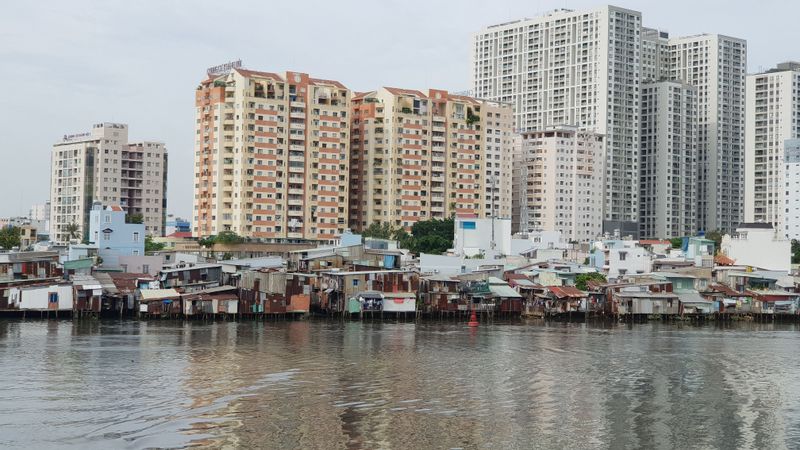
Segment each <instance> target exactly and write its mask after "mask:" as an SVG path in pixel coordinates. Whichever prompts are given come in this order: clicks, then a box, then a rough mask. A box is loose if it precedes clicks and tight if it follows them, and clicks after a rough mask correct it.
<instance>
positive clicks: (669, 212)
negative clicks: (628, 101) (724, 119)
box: [639, 81, 698, 238]
mask: <svg viewBox="0 0 800 450" xmlns="http://www.w3.org/2000/svg"><path fill="white" fill-rule="evenodd" d="M641 117H642V128H641V131H640V133H641V136H642V140H641V144H642V145H641V149H640V152H641V157H640V159H641V162H642V164H641V173H640V178H639V179H640V183H641V194H640V197H641V209H640V212H639V216H640V219H639V226H640V228H639V235H640V237H643V238H671V237H680V236H691V235H693V234H694V233H695V232H696V231H697V228H696V226H697V222H696V217H697V211H696V207H697V183H696V180H697V117H698V116H697V90H696V89H695V88H694V87H692V86H690V85H687V84H684V83H681V82H678V81H660V82H654V83H643V84H642V115H641Z"/></svg>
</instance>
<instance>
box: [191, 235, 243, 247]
mask: <svg viewBox="0 0 800 450" xmlns="http://www.w3.org/2000/svg"><path fill="white" fill-rule="evenodd" d="M242 242H244V238H243V237H241V236H239V235H238V234H236V233H234V232H233V231H222V232H220V233H219V234H217V235H214V236H209V237H207V238H203V239H200V240H199V241H198V243H199V244H200V245H201V246H203V247H206V248H208V247H213V246H214V244H223V245H234V244H241V243H242Z"/></svg>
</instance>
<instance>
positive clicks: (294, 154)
mask: <svg viewBox="0 0 800 450" xmlns="http://www.w3.org/2000/svg"><path fill="white" fill-rule="evenodd" d="M350 97H351V93H350V90H349V89H347V88H346V87H345V86H343V85H342V84H341V83H339V82H337V81H331V80H322V79H318V78H312V77H310V76H309V75H308V74H305V73H299V72H286V73H285V74H283V75H279V74H277V73H269V72H257V71H253V70H245V69H240V68H232V69H230V70H227V71H224V72H223V73H218V74H214V75H210V76H209V77H208V79H206V80H205V81H203V82H202V83H200V85H199V86H198V87H197V92H196V102H195V104H196V108H197V120H196V140H195V189H194V205H193V206H194V212H193V215H192V216H193V217H192V233H193V235H195V236H200V237H203V236H210V235H215V234H218V233H220V232H222V231H233V232H235V233H237V234H239V235H240V236H246V237H254V238H261V239H266V240H271V239H280V240H285V239H289V240H332V239H334V238H335V237H336V236H338V235H339V234H341V233H342V232H343V231H344V230H345V228H346V227H347V224H346V221H347V208H348V204H347V190H348V185H349V173H348V167H349V160H350V152H349V143H350V117H349V113H350Z"/></svg>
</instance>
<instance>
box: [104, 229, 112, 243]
mask: <svg viewBox="0 0 800 450" xmlns="http://www.w3.org/2000/svg"><path fill="white" fill-rule="evenodd" d="M103 240H104V241H109V240H111V232H110V231H103Z"/></svg>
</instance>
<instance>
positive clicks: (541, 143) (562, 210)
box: [512, 126, 604, 242]
mask: <svg viewBox="0 0 800 450" xmlns="http://www.w3.org/2000/svg"><path fill="white" fill-rule="evenodd" d="M521 141H522V143H521V148H520V149H519V151H517V152H516V153H515V160H514V175H515V179H514V186H516V188H517V189H518V191H516V192H515V193H514V196H515V198H517V199H518V200H517V201H518V202H519V207H518V208H515V212H517V214H519V217H515V218H513V219H512V224H513V223H515V222H516V223H518V224H519V225H518V226H517V230H515V231H521V232H527V231H533V230H548V231H552V230H555V231H560V232H561V235H562V236H563V237H564V239H566V240H569V241H577V242H587V241H590V240H592V239H595V238H597V237H598V236H599V235H601V234H602V231H603V215H602V208H601V206H602V203H603V189H602V188H603V177H602V173H603V163H604V161H603V154H604V148H603V147H604V143H603V137H602V136H601V135H599V134H597V133H593V132H589V131H583V130H579V129H577V128H576V127H567V126H561V127H554V128H551V129H547V130H542V131H528V132H524V133H522V137H521Z"/></svg>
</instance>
